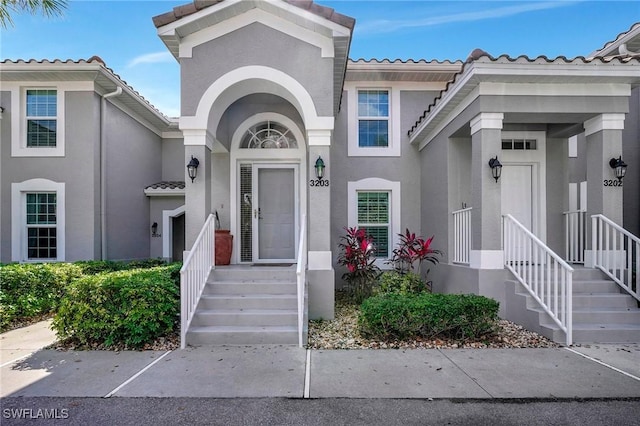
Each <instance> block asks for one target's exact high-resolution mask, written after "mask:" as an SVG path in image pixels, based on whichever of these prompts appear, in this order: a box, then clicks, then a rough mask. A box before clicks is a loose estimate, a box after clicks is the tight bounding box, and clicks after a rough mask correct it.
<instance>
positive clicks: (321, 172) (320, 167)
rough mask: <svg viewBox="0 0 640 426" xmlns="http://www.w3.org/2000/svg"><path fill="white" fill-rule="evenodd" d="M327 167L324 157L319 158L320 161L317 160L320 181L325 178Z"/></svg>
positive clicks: (317, 175)
mask: <svg viewBox="0 0 640 426" xmlns="http://www.w3.org/2000/svg"><path fill="white" fill-rule="evenodd" d="M325 167H326V166H325V165H324V161H322V157H320V156H318V159H317V160H316V165H315V169H316V177H317V178H318V179H322V178H323V177H324V169H325Z"/></svg>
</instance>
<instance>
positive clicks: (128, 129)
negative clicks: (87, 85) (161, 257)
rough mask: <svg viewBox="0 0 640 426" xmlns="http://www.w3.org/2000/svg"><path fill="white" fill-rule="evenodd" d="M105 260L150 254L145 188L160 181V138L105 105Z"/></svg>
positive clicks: (147, 204)
mask: <svg viewBox="0 0 640 426" xmlns="http://www.w3.org/2000/svg"><path fill="white" fill-rule="evenodd" d="M105 130H106V135H107V136H106V144H107V176H106V177H107V257H108V258H109V259H139V258H147V257H149V255H150V251H149V250H150V249H149V244H150V243H149V235H150V227H151V224H150V223H149V198H148V197H147V196H146V195H145V194H144V188H145V187H147V186H148V185H151V184H153V183H155V182H158V181H160V180H161V178H162V166H161V165H162V140H161V138H160V136H158V135H156V134H155V133H153V132H152V131H151V130H149V129H147V128H146V127H144V126H142V125H141V124H140V123H138V122H137V121H135V120H133V119H132V118H131V117H129V116H128V115H127V114H125V113H124V112H122V111H121V110H120V109H119V108H117V107H115V106H114V105H112V104H111V103H109V102H107V119H106V123H105Z"/></svg>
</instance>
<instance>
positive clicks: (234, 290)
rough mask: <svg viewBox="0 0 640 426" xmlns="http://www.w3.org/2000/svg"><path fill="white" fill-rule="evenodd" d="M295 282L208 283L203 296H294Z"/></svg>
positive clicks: (295, 290) (295, 291)
mask: <svg viewBox="0 0 640 426" xmlns="http://www.w3.org/2000/svg"><path fill="white" fill-rule="evenodd" d="M297 290H298V288H297V285H296V283H295V282H283V281H277V280H255V281H222V282H214V283H208V284H207V285H205V287H204V291H203V294H219V295H222V294H296V293H297Z"/></svg>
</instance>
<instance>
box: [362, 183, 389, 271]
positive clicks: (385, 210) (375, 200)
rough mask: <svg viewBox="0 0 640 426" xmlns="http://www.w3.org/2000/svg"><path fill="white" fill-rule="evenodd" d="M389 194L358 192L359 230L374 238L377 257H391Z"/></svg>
mask: <svg viewBox="0 0 640 426" xmlns="http://www.w3.org/2000/svg"><path fill="white" fill-rule="evenodd" d="M389 216H390V215H389V193H388V192H368V191H367V192H364V191H358V228H362V229H364V230H365V231H366V232H367V235H369V236H370V237H372V238H373V243H374V245H375V247H376V257H382V258H385V259H387V258H388V257H389V233H390V232H389V231H390V230H389V228H390V223H389Z"/></svg>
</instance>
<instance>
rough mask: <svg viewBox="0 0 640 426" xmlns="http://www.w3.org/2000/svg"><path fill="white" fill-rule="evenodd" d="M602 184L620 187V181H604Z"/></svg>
mask: <svg viewBox="0 0 640 426" xmlns="http://www.w3.org/2000/svg"><path fill="white" fill-rule="evenodd" d="M603 183H604V186H622V181H621V180H616V179H605V180H604V181H603Z"/></svg>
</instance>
